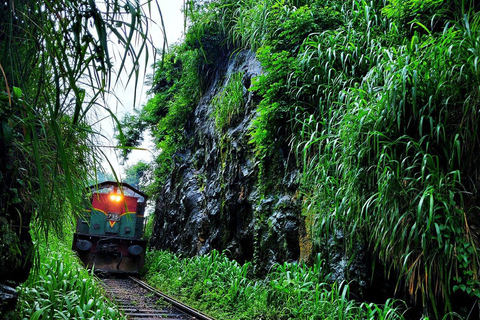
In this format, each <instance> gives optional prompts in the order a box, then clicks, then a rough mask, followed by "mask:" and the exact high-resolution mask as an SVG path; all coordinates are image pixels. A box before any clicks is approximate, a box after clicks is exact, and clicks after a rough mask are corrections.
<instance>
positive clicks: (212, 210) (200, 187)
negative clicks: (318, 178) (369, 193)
mask: <svg viewBox="0 0 480 320" xmlns="http://www.w3.org/2000/svg"><path fill="white" fill-rule="evenodd" d="M239 71H241V72H242V73H243V78H242V84H243V93H244V94H243V97H244V101H245V112H244V113H243V114H242V115H241V116H238V117H236V118H234V119H232V121H231V123H230V127H229V128H228V130H226V131H225V132H224V133H220V132H219V131H218V130H217V129H216V126H215V119H214V117H213V116H212V112H213V106H212V98H213V97H214V96H215V94H216V93H218V92H220V91H221V90H223V89H224V86H225V84H226V83H227V82H228V79H229V78H230V77H231V76H232V75H233V74H235V73H237V72H239ZM261 72H262V69H261V66H260V63H259V62H258V61H257V60H256V59H255V54H253V53H251V52H247V51H243V52H240V53H238V54H236V55H235V56H233V57H232V58H231V59H230V60H229V61H228V62H227V63H226V64H225V67H224V68H223V69H222V70H219V71H218V74H217V77H216V80H215V81H214V82H213V84H212V85H211V86H210V88H209V89H208V90H207V92H206V93H205V94H204V96H203V98H202V99H201V101H200V103H199V104H198V106H197V108H196V109H195V111H194V113H193V114H192V117H191V119H190V121H189V125H187V128H188V129H187V131H186V135H187V136H188V137H190V141H191V143H190V144H189V146H188V147H187V148H185V149H184V150H182V151H181V152H178V153H177V154H176V155H175V159H174V168H173V171H172V173H171V176H170V178H169V179H168V181H167V182H166V184H165V185H164V187H163V189H162V191H161V194H160V196H159V197H158V198H157V199H156V206H155V221H154V232H153V235H152V238H151V243H150V244H151V246H152V247H154V248H157V249H164V250H170V251H172V252H177V253H182V254H185V255H188V256H193V255H197V254H199V255H202V254H205V253H208V252H209V251H211V250H213V249H217V250H219V251H224V250H226V252H227V253H228V254H230V255H231V258H233V259H235V260H237V261H239V262H240V263H242V262H244V261H252V262H253V264H254V266H255V271H256V273H257V274H259V275H261V274H265V273H266V272H268V270H269V269H270V267H271V266H272V265H273V264H274V263H283V262H285V261H298V260H303V261H307V262H309V261H310V262H311V261H312V259H313V258H314V257H312V252H313V251H314V250H312V239H311V238H310V236H309V234H308V233H307V232H306V229H307V228H306V226H305V219H304V217H303V216H302V214H301V199H299V198H298V194H299V192H298V184H297V181H298V171H297V170H296V169H295V168H294V166H292V165H289V164H288V163H289V161H291V159H289V154H288V150H287V149H288V148H287V147H285V150H279V154H278V157H277V158H276V159H275V163H266V164H265V166H271V167H270V168H267V169H265V170H268V171H269V178H268V179H269V180H270V181H268V183H265V181H263V182H261V183H260V182H259V181H258V177H259V167H260V166H259V161H258V159H256V158H255V154H254V150H253V146H252V144H249V141H250V136H249V133H248V132H249V128H250V126H251V123H252V120H253V119H254V117H255V115H256V103H257V102H258V101H256V99H257V97H256V96H255V95H254V93H252V92H250V91H248V89H249V87H250V85H251V81H252V78H253V77H255V76H257V75H259V74H260V73H261ZM257 100H258V99H257ZM285 145H286V144H285ZM272 166H273V167H275V169H272ZM277 168H278V170H277ZM286 168H288V169H286ZM272 172H273V173H272ZM265 185H268V186H271V187H269V188H270V189H266V188H265ZM332 241H333V240H332ZM334 243H336V244H334ZM324 249H327V251H330V253H329V256H330V257H334V258H332V259H331V263H329V266H330V268H331V270H332V272H333V274H334V275H335V279H336V280H342V279H348V278H349V274H352V275H354V276H353V277H354V278H358V279H359V280H358V281H357V283H360V286H362V283H365V281H364V278H365V275H366V270H365V265H364V262H363V258H362V256H359V257H360V259H356V260H354V259H352V258H351V257H350V256H348V255H346V254H345V252H344V250H343V247H342V245H341V241H340V242H338V241H333V242H332V243H329V244H325V246H324ZM339 261H340V262H346V261H350V263H344V264H341V263H339ZM352 261H353V262H352Z"/></svg>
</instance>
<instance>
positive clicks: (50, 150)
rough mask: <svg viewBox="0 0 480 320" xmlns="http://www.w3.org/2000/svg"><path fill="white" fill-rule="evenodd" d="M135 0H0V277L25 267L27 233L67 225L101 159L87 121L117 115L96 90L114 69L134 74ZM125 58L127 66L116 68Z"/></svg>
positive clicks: (138, 18) (31, 251)
mask: <svg viewBox="0 0 480 320" xmlns="http://www.w3.org/2000/svg"><path fill="white" fill-rule="evenodd" d="M144 8H146V7H143V6H142V5H141V4H140V3H137V2H130V1H120V0H112V1H103V2H102V1H63V0H52V1H50V0H47V1H42V2H38V1H30V0H19V1H17V0H16V1H2V2H0V150H1V154H0V190H1V192H0V256H1V257H2V258H1V259H0V284H6V285H9V286H14V287H15V286H17V285H18V284H19V283H20V282H22V281H25V279H26V278H27V277H28V275H29V271H30V268H31V266H32V262H33V261H32V260H33V258H32V257H36V258H38V259H40V257H41V255H40V254H38V253H39V251H38V250H36V249H35V248H34V247H33V242H32V239H31V237H32V236H33V237H34V238H35V239H37V241H36V243H40V241H38V239H41V238H40V236H41V234H48V233H51V232H54V233H56V234H60V233H62V232H63V231H64V228H72V226H73V221H74V218H75V215H76V214H77V212H79V211H78V210H77V209H78V207H79V206H80V203H81V201H82V196H81V194H82V191H83V187H84V186H85V185H86V184H87V181H88V180H89V178H93V179H94V178H95V169H94V168H96V167H98V163H99V162H101V161H102V159H105V157H104V155H105V154H104V151H103V150H102V149H101V148H98V146H99V143H98V141H99V140H100V139H102V137H103V133H102V132H99V131H98V127H97V126H95V123H96V122H97V120H98V118H99V117H102V118H105V117H107V118H108V117H110V116H111V118H112V122H115V123H118V121H117V119H116V118H115V115H114V114H113V112H112V110H111V109H109V108H108V106H105V104H104V101H103V98H104V97H105V95H106V94H107V93H108V92H109V91H110V90H111V89H112V88H113V87H114V85H115V81H117V80H118V79H119V76H120V75H121V74H122V73H125V72H127V75H128V77H129V79H132V81H134V80H138V68H139V66H140V63H139V56H140V54H141V53H142V52H145V50H146V48H147V43H148V42H147V40H146V37H147V35H146V30H147V29H148V25H149V23H148V19H147V15H146V13H145V12H144ZM133 39H136V40H137V41H138V43H139V44H140V47H137V48H135V49H134V48H133V45H132V44H133V42H132V41H133ZM110 42H113V43H115V44H118V46H116V47H115V46H111V45H110ZM113 57H116V59H113ZM130 59H131V60H132V62H133V65H134V68H132V70H125V62H126V61H127V60H130ZM114 60H115V61H114ZM113 62H116V63H117V65H116V66H115V69H114V66H113ZM146 65H147V61H145V66H146ZM107 160H108V159H107ZM43 258H47V257H43ZM36 265H37V266H40V264H39V263H38V261H37V263H36ZM32 281H33V280H32ZM1 288H2V287H0V289H1ZM2 312H3V300H0V317H1V316H2Z"/></svg>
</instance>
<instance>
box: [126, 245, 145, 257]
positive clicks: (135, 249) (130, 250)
mask: <svg viewBox="0 0 480 320" xmlns="http://www.w3.org/2000/svg"><path fill="white" fill-rule="evenodd" d="M127 251H128V253H130V254H131V255H134V256H138V255H140V254H141V253H142V252H143V248H142V247H140V246H139V245H136V244H135V245H133V246H130V247H128V249H127Z"/></svg>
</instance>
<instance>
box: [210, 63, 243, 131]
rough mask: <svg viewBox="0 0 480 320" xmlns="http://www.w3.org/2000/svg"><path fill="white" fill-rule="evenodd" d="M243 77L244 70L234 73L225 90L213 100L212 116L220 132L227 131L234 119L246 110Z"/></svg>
mask: <svg viewBox="0 0 480 320" xmlns="http://www.w3.org/2000/svg"><path fill="white" fill-rule="evenodd" d="M242 77H243V73H242V72H236V73H234V74H232V75H231V76H230V78H229V79H228V80H227V83H226V85H225V87H224V88H223V90H222V91H220V92H219V93H217V95H215V97H214V98H213V100H212V107H213V112H212V117H214V118H215V125H216V127H217V130H218V131H219V132H223V131H225V129H226V128H228V126H229V125H230V124H231V122H232V121H233V119H234V118H235V117H237V116H239V115H240V114H241V113H242V112H243V111H244V107H245V101H244V99H243V84H242Z"/></svg>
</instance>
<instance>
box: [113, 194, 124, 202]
mask: <svg viewBox="0 0 480 320" xmlns="http://www.w3.org/2000/svg"><path fill="white" fill-rule="evenodd" d="M110 200H111V201H115V202H120V201H122V196H121V195H119V194H113V193H112V194H111V195H110Z"/></svg>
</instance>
